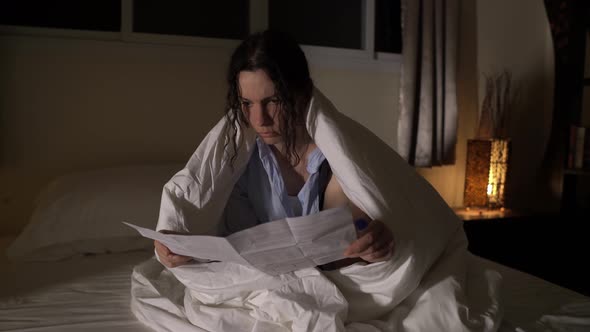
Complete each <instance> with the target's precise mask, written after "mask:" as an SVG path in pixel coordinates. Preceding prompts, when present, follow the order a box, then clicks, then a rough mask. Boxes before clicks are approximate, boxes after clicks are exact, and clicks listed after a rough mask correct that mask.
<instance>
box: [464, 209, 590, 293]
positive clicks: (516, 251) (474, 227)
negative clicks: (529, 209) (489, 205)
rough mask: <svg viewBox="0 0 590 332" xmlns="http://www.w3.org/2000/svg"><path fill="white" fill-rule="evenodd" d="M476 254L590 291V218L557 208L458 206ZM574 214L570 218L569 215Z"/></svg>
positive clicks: (471, 250)
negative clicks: (565, 213) (544, 210)
mask: <svg viewBox="0 0 590 332" xmlns="http://www.w3.org/2000/svg"><path fill="white" fill-rule="evenodd" d="M454 210H455V213H457V215H458V216H459V217H460V218H461V219H462V220H463V229H464V230H465V234H466V235H467V239H468V241H469V245H468V249H469V251H470V252H471V253H473V254H474V255H477V256H480V257H484V258H487V259H489V260H492V261H494V262H498V263H500V264H503V265H506V266H509V267H511V268H514V269H517V270H520V271H523V272H526V273H529V274H532V275H534V276H537V277H539V278H542V279H545V280H548V281H550V282H553V283H555V284H558V285H561V286H563V287H567V288H570V289H573V290H575V291H578V292H580V293H583V294H586V295H590V284H589V283H588V280H590V272H588V271H586V268H585V264H584V263H582V262H583V261H586V260H587V259H588V254H589V253H590V248H589V245H588V243H589V241H588V240H589V236H588V235H587V234H590V232H589V231H588V228H589V227H588V226H587V225H588V223H587V220H585V218H580V219H578V218H576V219H571V218H572V217H564V216H562V215H559V214H558V213H554V214H551V213H542V214H541V213H525V212H520V211H513V210H508V209H505V210H504V211H500V210H477V209H469V210H467V209H463V208H459V209H454ZM568 218H569V219H568Z"/></svg>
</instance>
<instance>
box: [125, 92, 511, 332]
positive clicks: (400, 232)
mask: <svg viewBox="0 0 590 332" xmlns="http://www.w3.org/2000/svg"><path fill="white" fill-rule="evenodd" d="M228 125H229V124H228V122H227V121H226V120H225V119H222V120H221V121H220V122H219V123H218V124H217V125H216V126H215V127H214V128H213V129H212V130H211V132H210V133H209V134H208V135H207V137H206V138H205V139H204V140H203V142H202V143H201V144H200V145H199V147H198V149H197V151H196V152H195V153H194V155H193V156H192V157H191V159H190V160H189V162H188V164H187V165H186V167H185V168H184V169H183V170H182V171H180V172H179V173H178V174H176V175H175V176H174V177H173V178H172V179H171V180H170V181H169V182H168V183H167V184H166V185H165V187H164V190H163V195H162V203H161V208H160V217H159V221H158V229H169V230H178V231H187V232H191V233H197V234H199V233H206V232H209V231H211V230H212V229H214V228H215V225H216V224H217V222H219V220H220V218H221V215H222V212H223V208H224V206H225V203H226V201H227V199H228V197H229V194H230V192H231V190H232V188H233V186H234V184H235V183H236V181H237V180H238V178H239V176H240V175H241V173H242V171H243V170H244V169H245V166H246V164H247V162H248V159H249V157H250V154H251V152H252V151H253V147H254V139H255V133H254V132H252V130H250V129H244V130H241V131H239V132H238V133H237V134H238V135H239V137H241V138H242V140H243V144H242V145H241V148H240V149H239V153H238V157H237V159H236V161H235V163H234V168H233V169H232V168H231V167H230V166H229V164H227V163H226V158H225V141H224V130H225V128H226V126H228ZM306 125H307V129H308V132H309V134H310V135H311V137H312V138H313V140H314V141H315V143H316V144H317V145H318V147H319V148H320V150H321V151H322V152H323V153H324V155H325V156H326V158H327V159H328V161H329V163H330V166H331V168H332V171H333V173H334V175H335V176H336V177H337V178H338V180H339V182H340V183H341V185H342V188H343V190H344V191H345V193H346V195H347V196H348V197H349V199H350V200H351V201H352V202H353V203H355V204H356V205H357V206H358V207H360V208H361V209H362V210H363V211H365V212H366V213H367V214H368V215H369V216H370V217H371V218H373V219H378V220H381V221H383V222H384V223H385V224H386V225H387V226H388V227H389V228H390V229H391V231H392V232H393V234H394V237H395V241H396V247H395V254H394V256H393V257H392V259H391V260H389V261H386V262H381V263H373V264H361V263H357V264H355V265H351V266H348V267H345V268H342V269H340V270H335V271H329V272H325V271H319V270H318V269H315V268H309V269H303V270H299V271H297V272H293V273H288V274H283V275H280V276H269V275H266V274H264V273H262V272H259V271H257V270H254V269H251V268H248V267H245V266H241V265H237V264H232V263H223V262H221V263H209V264H191V265H187V266H182V267H177V268H173V269H165V268H164V267H163V266H162V265H161V264H160V263H158V262H157V261H156V260H155V259H152V260H150V261H147V262H145V263H143V264H142V265H140V266H137V267H136V268H135V270H134V273H133V277H132V309H133V312H134V313H135V315H136V316H137V317H138V318H139V319H140V320H141V321H142V322H144V323H145V324H147V325H149V326H150V327H152V328H153V329H155V330H157V331H495V330H496V329H497V328H498V327H499V325H500V321H501V318H502V310H501V305H500V304H499V290H498V287H499V282H500V275H499V274H498V273H497V272H494V271H483V270H477V269H475V270H474V269H468V264H467V255H468V253H467V249H466V248H467V241H466V238H465V234H464V232H463V228H462V225H461V223H460V221H459V220H458V218H457V217H456V216H455V214H454V212H453V211H452V210H451V209H450V208H449V207H448V205H447V204H446V203H445V202H444V201H443V199H442V198H441V197H440V196H439V195H438V193H437V192H436V191H435V190H434V189H433V188H432V187H431V186H430V185H429V184H428V183H427V182H426V181H425V180H424V179H423V178H422V177H421V176H420V175H419V174H417V173H416V172H415V171H414V169H413V168H412V167H410V166H409V165H408V164H407V163H406V162H405V161H404V160H402V159H401V158H400V157H399V156H398V155H397V153H396V152H395V151H393V150H392V149H391V148H390V147H389V146H387V145H386V144H385V143H384V142H382V141H381V140H380V139H379V138H377V137H376V136H375V135H373V134H372V133H371V132H370V131H369V130H367V129H366V128H364V127H363V126H361V125H359V124H358V123H356V122H355V121H353V120H351V119H349V118H348V117H346V116H345V115H343V114H341V113H339V112H338V111H337V110H336V109H335V108H334V106H333V105H332V104H331V103H330V102H329V100H327V99H326V97H324V96H323V95H322V94H321V93H320V92H319V91H317V90H316V91H314V96H313V98H312V101H311V102H310V106H309V110H308V114H307V122H306Z"/></svg>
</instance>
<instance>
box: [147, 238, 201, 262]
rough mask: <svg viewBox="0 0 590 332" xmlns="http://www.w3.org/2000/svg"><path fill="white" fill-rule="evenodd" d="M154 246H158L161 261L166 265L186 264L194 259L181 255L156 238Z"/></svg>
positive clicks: (157, 250) (157, 251)
mask: <svg viewBox="0 0 590 332" xmlns="http://www.w3.org/2000/svg"><path fill="white" fill-rule="evenodd" d="M154 247H156V253H158V257H159V258H160V262H162V264H164V265H165V266H166V267H177V266H181V265H185V264H187V263H190V262H191V261H192V260H193V259H192V257H187V256H181V255H177V254H175V253H173V252H172V251H170V249H168V247H166V246H165V245H164V244H162V242H160V241H157V240H154Z"/></svg>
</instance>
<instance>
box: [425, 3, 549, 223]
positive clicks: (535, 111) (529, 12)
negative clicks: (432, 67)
mask: <svg viewBox="0 0 590 332" xmlns="http://www.w3.org/2000/svg"><path fill="white" fill-rule="evenodd" d="M461 16H462V17H461V22H460V31H461V32H460V33H461V36H460V39H459V40H460V41H459V42H460V46H459V68H458V71H459V72H458V80H459V82H458V104H459V129H458V143H457V163H456V164H455V165H453V166H445V167H438V168H433V169H421V170H419V171H420V173H421V174H423V176H424V177H426V178H427V179H428V180H429V181H430V182H431V183H432V184H433V185H434V186H435V187H436V189H437V190H438V191H439V192H440V193H441V194H442V196H443V197H444V198H445V200H446V201H447V203H449V204H450V205H451V206H461V205H462V204H463V189H464V179H465V154H466V140H467V139H471V138H475V136H476V128H477V121H478V116H479V111H480V109H481V104H482V101H483V98H484V88H485V84H484V83H485V79H484V74H491V73H494V72H496V71H502V70H504V69H507V70H508V71H510V72H511V73H512V76H513V85H515V86H516V88H517V90H518V98H517V101H516V106H515V107H514V108H513V109H512V110H511V112H510V114H509V124H508V127H509V128H508V131H509V136H510V138H511V140H512V154H511V158H512V162H511V169H510V174H509V180H508V181H509V182H508V184H507V195H508V197H507V204H508V206H509V207H512V208H514V209H517V210H534V211H537V212H538V211H543V210H550V211H556V210H557V209H558V201H557V200H556V196H558V193H556V192H551V190H552V189H551V188H549V185H548V184H545V183H539V182H538V175H539V173H540V172H541V169H540V168H541V164H542V158H543V154H544V152H545V147H546V144H547V140H548V137H549V130H550V126H551V119H552V117H551V116H552V110H553V82H554V63H553V44H552V40H551V34H550V31H549V23H548V21H547V17H546V14H545V8H544V4H543V1H542V0H522V1H510V0H494V1H490V0H479V1H462V8H461Z"/></svg>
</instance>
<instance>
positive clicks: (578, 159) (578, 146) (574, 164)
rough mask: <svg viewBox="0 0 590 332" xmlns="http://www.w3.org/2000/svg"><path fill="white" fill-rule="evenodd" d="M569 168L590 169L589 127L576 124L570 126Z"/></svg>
mask: <svg viewBox="0 0 590 332" xmlns="http://www.w3.org/2000/svg"><path fill="white" fill-rule="evenodd" d="M567 168H569V169H583V170H590V132H589V128H586V127H582V126H575V125H572V126H571V127H570V137H569V149H568V156H567Z"/></svg>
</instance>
